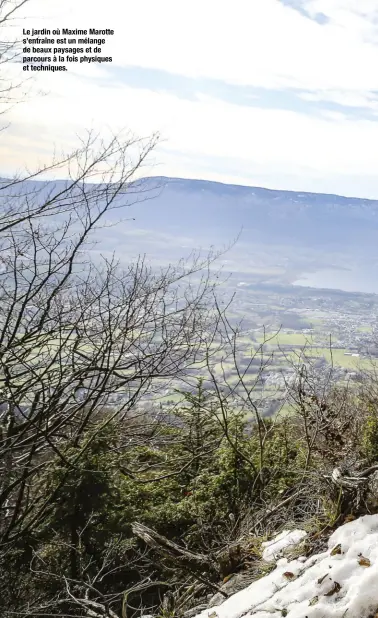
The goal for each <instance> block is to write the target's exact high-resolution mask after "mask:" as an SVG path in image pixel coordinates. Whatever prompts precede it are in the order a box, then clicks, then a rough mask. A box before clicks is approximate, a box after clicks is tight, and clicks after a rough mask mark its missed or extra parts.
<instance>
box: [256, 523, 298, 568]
mask: <svg viewBox="0 0 378 618" xmlns="http://www.w3.org/2000/svg"><path fill="white" fill-rule="evenodd" d="M305 536H307V532H304V531H303V530H284V531H283V532H281V534H279V535H278V536H276V537H275V538H274V539H273V540H272V541H266V542H265V543H261V545H262V547H265V549H264V551H263V555H262V557H263V560H265V561H266V562H274V561H275V560H277V559H278V558H280V557H281V555H282V552H283V550H284V549H286V548H287V547H291V546H292V545H297V544H298V543H299V542H300V541H301V540H302V539H303V538H304V537H305Z"/></svg>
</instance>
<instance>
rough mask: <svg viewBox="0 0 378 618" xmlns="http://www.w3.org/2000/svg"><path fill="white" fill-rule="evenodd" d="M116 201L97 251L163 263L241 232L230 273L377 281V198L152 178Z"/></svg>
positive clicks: (43, 186)
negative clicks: (341, 273) (341, 274)
mask: <svg viewBox="0 0 378 618" xmlns="http://www.w3.org/2000/svg"><path fill="white" fill-rule="evenodd" d="M54 184H55V190H56V191H60V190H61V189H62V188H63V186H64V184H65V181H58V182H57V183H49V182H45V183H40V182H35V181H32V182H27V183H25V185H26V190H27V191H28V190H29V189H31V190H33V191H35V190H39V191H40V199H42V198H43V195H47V193H48V192H49V191H51V190H52V188H53V186H54ZM2 203H4V198H2V196H1V192H0V208H1V207H2ZM117 204H118V205H126V206H128V208H125V209H116V210H115V211H112V212H110V213H108V214H107V216H106V219H107V221H108V222H109V223H114V222H116V221H117V220H118V219H119V218H120V217H123V219H124V220H123V221H122V222H120V223H117V225H115V226H112V227H108V228H105V229H102V230H100V231H98V232H97V238H98V240H99V241H100V242H99V244H98V245H97V247H96V251H99V252H110V251H114V250H115V251H116V252H117V253H118V254H119V255H120V256H122V257H123V258H124V259H127V260H128V259H130V258H131V257H135V256H136V255H137V254H139V253H146V254H147V255H148V256H149V257H151V259H153V260H154V261H155V262H157V263H163V262H164V263H166V262H167V261H172V260H176V259H177V258H179V257H181V256H183V255H185V254H187V253H188V251H190V250H191V249H193V248H196V247H198V246H202V247H208V246H209V245H214V246H215V247H220V246H222V245H224V244H225V243H229V242H231V241H232V240H233V239H234V238H235V237H236V236H237V234H238V233H239V232H240V231H241V230H242V234H241V236H240V239H239V241H238V243H237V245H236V246H235V247H234V248H233V249H232V250H231V251H230V252H229V253H228V254H227V256H226V257H227V260H226V259H225V263H226V264H227V267H228V268H229V270H230V271H233V272H238V273H240V274H241V273H244V274H251V273H252V274H253V273H255V274H256V273H259V277H260V280H266V276H268V279H269V280H270V281H274V282H280V281H281V282H284V283H288V282H291V281H295V280H296V279H297V278H299V277H300V276H301V275H302V274H303V273H309V272H310V273H311V272H315V271H319V269H320V270H321V272H323V271H322V269H326V268H332V269H334V268H336V269H344V270H346V271H349V270H350V271H351V272H352V271H353V273H352V274H353V281H352V282H351V286H352V287H350V286H349V287H347V288H343V289H355V287H356V285H355V282H357V283H358V280H359V277H360V276H361V274H362V273H363V276H364V291H366V289H367V288H369V286H370V283H369V281H372V282H373V281H374V282H376V281H378V250H377V247H378V201H377V200H367V199H359V198H350V197H342V196H338V195H327V194H321V193H305V192H299V191H278V190H271V189H264V188H260V187H247V186H239V185H228V184H222V183H219V182H212V181H205V180H188V179H182V178H167V177H155V178H145V179H142V180H138V181H136V182H134V183H130V185H129V191H126V192H125V194H124V195H122V196H119V198H118V199H117ZM337 272H338V271H337V270H336V282H335V283H333V282H334V281H335V277H334V276H333V275H332V287H338V281H337V280H338V276H337ZM321 277H322V275H321ZM347 277H349V274H347ZM242 280H243V281H245V278H244V276H243V279H242ZM316 285H317V284H316ZM348 285H349V284H348ZM325 287H329V286H328V285H327V286H325ZM373 287H374V288H375V290H376V289H377V284H376V283H375V284H374V285H373ZM356 289H357V288H356ZM375 290H374V291H375Z"/></svg>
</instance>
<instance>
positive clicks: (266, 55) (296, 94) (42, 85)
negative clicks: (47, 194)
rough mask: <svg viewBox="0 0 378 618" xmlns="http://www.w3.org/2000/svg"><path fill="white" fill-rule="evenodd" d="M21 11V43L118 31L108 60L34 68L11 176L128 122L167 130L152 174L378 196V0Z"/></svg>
mask: <svg viewBox="0 0 378 618" xmlns="http://www.w3.org/2000/svg"><path fill="white" fill-rule="evenodd" d="M23 14H24V15H25V19H24V21H22V22H19V24H18V25H15V27H14V31H18V32H19V33H20V36H21V34H22V27H29V28H31V27H33V28H43V27H47V28H51V29H52V28H55V27H60V28H63V27H66V28H83V29H85V28H90V27H93V28H112V29H114V30H115V35H114V37H112V38H109V39H108V43H107V45H106V47H105V48H104V51H106V54H107V55H111V56H112V57H113V63H112V64H111V65H101V66H100V65H97V66H92V67H91V66H87V65H86V66H83V65H80V66H74V67H70V68H69V72H66V73H47V72H45V73H38V74H36V73H33V83H30V87H31V93H30V96H29V98H28V100H27V101H26V103H24V104H21V105H18V106H16V107H15V108H14V109H13V111H12V112H11V114H10V117H9V120H11V125H10V127H9V128H8V130H7V131H6V132H3V133H2V134H1V140H0V157H1V168H2V169H1V171H2V172H8V171H11V170H14V169H20V168H22V166H23V165H24V164H25V163H26V164H28V166H29V167H33V165H36V164H37V163H40V162H43V161H47V160H48V159H49V157H50V156H51V153H52V150H53V148H54V146H55V148H57V149H58V150H61V149H62V148H64V149H66V150H67V149H69V148H70V147H74V146H75V144H76V140H77V137H76V135H78V134H79V135H80V134H82V132H83V130H84V129H86V128H92V127H93V128H98V129H101V130H102V131H104V132H106V131H107V130H113V131H118V130H119V129H120V128H121V127H126V128H130V129H131V130H133V131H134V132H136V133H137V134H138V135H142V136H145V135H149V134H150V133H152V132H154V131H159V132H160V133H161V134H162V137H163V138H164V141H163V142H162V144H161V146H160V147H159V149H158V150H157V151H156V153H155V157H154V163H155V166H154V167H153V168H151V170H150V172H151V173H153V174H158V175H169V176H181V177H191V178H207V179H212V180H220V181H223V182H234V183H238V184H249V185H258V186H266V187H270V188H284V189H299V190H308V191H319V192H334V193H341V194H344V195H355V196H361V197H374V198H378V0H232V1H231V0H227V1H226V0H132V1H131V0H101V1H99V0H64V2H62V1H61V0H30V3H29V4H28V5H27V7H26V8H25V10H24V12H23ZM11 70H12V71H14V72H17V71H19V67H18V66H14V67H12V69H11ZM38 90H41V91H42V92H43V93H45V94H44V95H39V94H38Z"/></svg>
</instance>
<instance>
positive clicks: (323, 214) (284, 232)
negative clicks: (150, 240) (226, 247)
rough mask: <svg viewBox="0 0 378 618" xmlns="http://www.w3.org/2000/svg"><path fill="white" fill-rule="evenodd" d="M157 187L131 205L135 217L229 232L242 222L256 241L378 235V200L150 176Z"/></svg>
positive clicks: (329, 241) (340, 240) (331, 240)
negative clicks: (152, 194) (154, 193)
mask: <svg viewBox="0 0 378 618" xmlns="http://www.w3.org/2000/svg"><path fill="white" fill-rule="evenodd" d="M150 182H151V183H156V184H157V183H159V184H160V185H161V187H162V190H161V192H160V193H159V194H158V195H157V196H156V198H155V199H154V200H152V201H147V202H145V203H141V204H138V206H137V207H134V208H133V209H132V210H133V212H135V215H133V216H136V217H137V222H140V223H142V224H143V225H145V224H146V223H147V222H148V223H150V224H152V223H154V225H155V226H157V228H158V229H159V228H160V227H161V225H162V224H164V225H168V226H169V227H171V228H172V227H174V228H181V229H182V228H183V227H184V226H185V229H186V230H187V231H189V230H190V231H191V232H197V233H200V235H202V233H203V232H204V231H205V230H206V231H207V230H208V231H210V230H212V229H213V230H214V231H216V233H217V234H219V235H220V236H221V237H229V236H230V233H232V232H235V231H236V230H238V229H240V228H241V227H243V228H244V231H245V234H244V235H243V236H247V235H250V236H251V237H253V238H254V239H255V240H258V241H262V242H271V241H272V240H273V239H274V240H275V241H277V240H279V241H280V242H281V243H282V244H287V243H289V244H292V243H294V244H298V243H299V244H304V243H305V244H307V243H310V244H311V245H312V246H319V245H320V246H324V245H326V246H330V247H332V245H335V244H337V245H340V244H341V246H343V247H344V246H345V244H346V243H347V244H351V245H354V246H358V245H359V244H360V243H361V242H364V243H365V244H366V243H367V244H370V243H374V244H375V243H376V242H377V240H378V201H373V200H366V199H358V198H348V197H341V196H337V195H325V194H320V193H319V194H317V193H303V192H294V191H275V190H270V189H263V188H258V187H245V186H238V185H226V184H221V183H218V182H210V181H202V180H185V179H180V178H163V177H162V178H159V179H151V180H150Z"/></svg>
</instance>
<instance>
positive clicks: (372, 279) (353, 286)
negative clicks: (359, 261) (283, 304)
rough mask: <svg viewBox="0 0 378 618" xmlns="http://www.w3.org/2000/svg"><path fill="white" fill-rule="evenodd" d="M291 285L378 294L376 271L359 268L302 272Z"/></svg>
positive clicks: (377, 273)
mask: <svg viewBox="0 0 378 618" xmlns="http://www.w3.org/2000/svg"><path fill="white" fill-rule="evenodd" d="M293 285H299V286H302V287H303V286H304V287H311V288H323V289H327V290H343V291H344V292H363V293H365V294H378V272H376V273H375V272H371V271H370V272H366V270H365V269H364V270H363V271H362V269H361V270H338V269H332V268H329V269H327V268H325V269H322V270H318V271H316V272H313V273H304V274H303V275H302V277H301V278H300V279H297V281H294V283H293Z"/></svg>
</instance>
